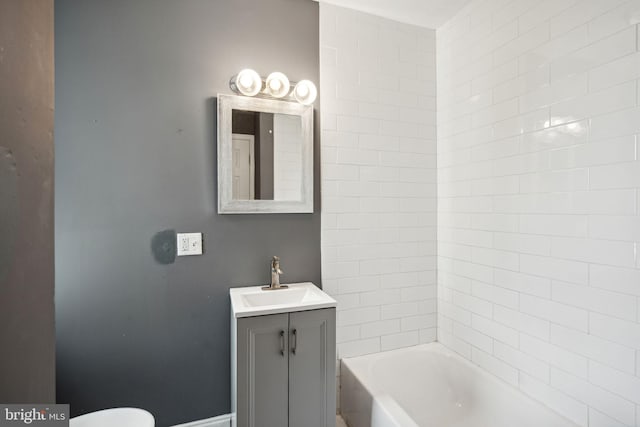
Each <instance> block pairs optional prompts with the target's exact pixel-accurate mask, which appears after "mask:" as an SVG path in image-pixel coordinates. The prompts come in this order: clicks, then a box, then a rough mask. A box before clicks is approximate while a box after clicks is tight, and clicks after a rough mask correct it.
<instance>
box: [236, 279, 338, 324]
mask: <svg viewBox="0 0 640 427" xmlns="http://www.w3.org/2000/svg"><path fill="white" fill-rule="evenodd" d="M287 286H289V287H288V288H286V289H277V290H269V291H265V290H264V289H262V286H251V287H247V288H231V289H229V295H230V296H231V311H232V313H233V315H234V317H249V316H262V315H266V314H277V313H288V312H292V311H304V310H316V309H319V308H328V307H335V306H336V305H337V303H336V300H334V299H333V298H331V297H330V296H329V295H327V294H325V293H324V292H322V291H321V290H320V288H318V287H317V286H316V285H314V284H313V283H311V282H305V283H291V284H288V285H287Z"/></svg>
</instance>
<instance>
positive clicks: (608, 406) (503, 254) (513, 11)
mask: <svg viewBox="0 0 640 427" xmlns="http://www.w3.org/2000/svg"><path fill="white" fill-rule="evenodd" d="M638 22H640V1H638V0H634V1H619V0H597V1H593V0H578V1H576V0H550V1H532V0H515V1H503V0H489V1H473V2H472V3H471V4H470V5H469V6H468V7H467V8H465V9H464V10H463V11H462V12H460V13H459V14H458V15H456V16H455V18H454V19H453V20H451V21H450V22H449V23H447V24H446V25H444V26H443V27H441V28H440V29H439V30H438V31H437V69H438V73H437V76H438V108H437V112H438V285H439V286H438V313H439V319H438V340H439V341H441V342H442V343H443V344H445V345H446V346H448V347H450V348H452V349H454V350H455V351H457V352H459V353H460V354H462V355H464V356H465V357H467V358H469V359H471V360H472V361H473V362H475V363H477V364H478V365H480V366H481V367H483V368H485V369H486V370H488V371H490V372H491V373H493V374H495V375H497V376H499V377H500V378H502V379H503V380H505V381H507V382H509V383H511V384H512V385H514V386H516V387H518V388H519V389H520V390H522V391H523V392H525V393H527V394H529V395H531V396H533V397H534V398H536V399H538V400H540V401H542V402H544V403H546V404H547V405H549V406H551V407H552V408H554V409H555V410H557V411H558V412H560V413H562V414H563V415H565V416H566V417H568V418H570V419H572V420H575V422H577V423H579V424H580V425H585V426H586V425H589V426H590V427H600V426H602V427H604V426H607V427H614V426H634V425H635V426H640V406H638V405H640V352H639V350H640V323H639V321H640V313H639V311H638V305H639V297H640V254H639V253H638V249H640V247H639V246H640V216H639V213H640V212H639V211H640V205H639V203H640V163H639V162H638V157H637V156H638V154H637V149H638V146H637V144H638V141H637V140H638V134H639V133H640V107H639V104H638V97H639V95H640V86H639V80H638V78H640V53H638V31H639V30H638V25H637V23H638Z"/></svg>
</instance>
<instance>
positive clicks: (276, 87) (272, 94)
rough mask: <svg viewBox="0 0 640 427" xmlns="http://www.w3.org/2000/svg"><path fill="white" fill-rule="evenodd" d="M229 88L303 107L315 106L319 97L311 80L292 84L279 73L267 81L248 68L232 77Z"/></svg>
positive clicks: (274, 73)
mask: <svg viewBox="0 0 640 427" xmlns="http://www.w3.org/2000/svg"><path fill="white" fill-rule="evenodd" d="M229 88H230V89H231V90H232V91H233V92H235V93H237V94H239V95H244V96H252V97H257V98H269V99H280V100H283V101H289V102H298V103H300V104H303V105H311V104H313V102H314V101H315V100H316V97H317V96H318V90H317V89H316V86H315V84H313V82H312V81H310V80H300V81H299V82H292V81H289V79H288V78H287V76H286V75H284V74H283V73H280V72H277V71H276V72H273V73H271V74H269V76H268V77H267V78H266V79H265V78H263V77H261V76H260V75H259V74H258V73H257V72H256V71H254V70H251V69H248V68H247V69H244V70H242V71H240V72H239V73H238V74H236V75H235V76H233V77H231V79H230V80H229Z"/></svg>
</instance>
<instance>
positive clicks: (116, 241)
mask: <svg viewBox="0 0 640 427" xmlns="http://www.w3.org/2000/svg"><path fill="white" fill-rule="evenodd" d="M55 32H56V33H55V35H56V76H57V77H56V93H57V98H56V122H55V124H56V304H57V307H56V321H57V375H58V378H57V392H58V395H57V398H58V401H59V402H61V403H67V402H68V403H70V404H71V405H72V413H74V414H79V413H84V412H88V411H93V410H96V409H100V408H105V407H112V406H122V405H130V406H138V407H143V408H146V409H148V410H150V411H151V412H152V413H153V414H154V415H155V416H156V419H157V425H158V426H160V427H162V426H167V425H171V424H176V423H179V422H186V421H190V420H196V419H202V418H206V417H211V416H215V415H219V414H223V413H227V412H228V411H229V401H230V399H229V297H228V290H229V287H230V286H242V285H258V284H261V283H266V282H267V281H268V280H269V270H268V267H269V261H270V259H271V256H272V255H280V256H281V259H282V266H283V270H284V271H285V275H284V276H283V281H290V282H294V281H302V280H311V281H314V282H316V283H317V284H320V214H319V206H318V202H317V201H316V213H314V214H306V215H305V214H291V215H217V213H216V200H217V199H216V198H217V194H216V193H217V192H216V185H217V184H216V179H215V176H216V166H215V165H216V156H215V147H216V138H215V134H216V133H215V132H216V127H215V126H216V120H215V117H216V111H215V99H214V97H215V96H216V93H218V92H220V93H230V91H229V89H228V80H229V77H230V76H231V75H232V74H234V73H235V72H237V71H239V70H240V69H242V68H244V67H251V68H254V69H256V70H257V71H259V72H260V73H262V74H267V73H268V72H270V71H275V70H280V71H283V72H285V73H286V74H287V75H288V76H289V77H290V78H291V79H292V80H298V79H302V78H309V79H311V80H313V81H315V82H318V81H319V76H318V73H319V71H318V69H319V66H318V56H319V55H318V49H319V47H318V46H319V43H318V5H317V3H315V2H313V1H311V0H260V1H254V0H189V1H176V0H135V1H131V0H110V1H104V0H57V1H56V3H55ZM316 108H317V105H316ZM316 117H317V115H316ZM318 145H319V144H318V143H317V141H316V156H317V154H318V153H317V150H318ZM319 181H320V180H319V176H318V157H316V183H317V185H316V200H319V191H318V188H317V187H318V185H319ZM165 229H175V230H176V231H179V232H202V233H203V235H204V248H205V254H204V255H203V256H198V257H181V258H177V259H176V261H175V263H174V264H168V265H161V264H158V263H157V262H156V261H155V260H154V258H153V257H152V255H151V249H150V242H151V239H152V237H153V235H154V234H155V233H157V232H159V231H162V230H165Z"/></svg>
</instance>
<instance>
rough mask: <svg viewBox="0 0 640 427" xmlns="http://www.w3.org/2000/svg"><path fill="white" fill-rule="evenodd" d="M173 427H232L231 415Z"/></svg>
mask: <svg viewBox="0 0 640 427" xmlns="http://www.w3.org/2000/svg"><path fill="white" fill-rule="evenodd" d="M173 427H231V415H229V414H226V415H220V416H217V417H213V418H207V419H204V420H198V421H192V422H190V423H186V424H177V425H175V426H173Z"/></svg>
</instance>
